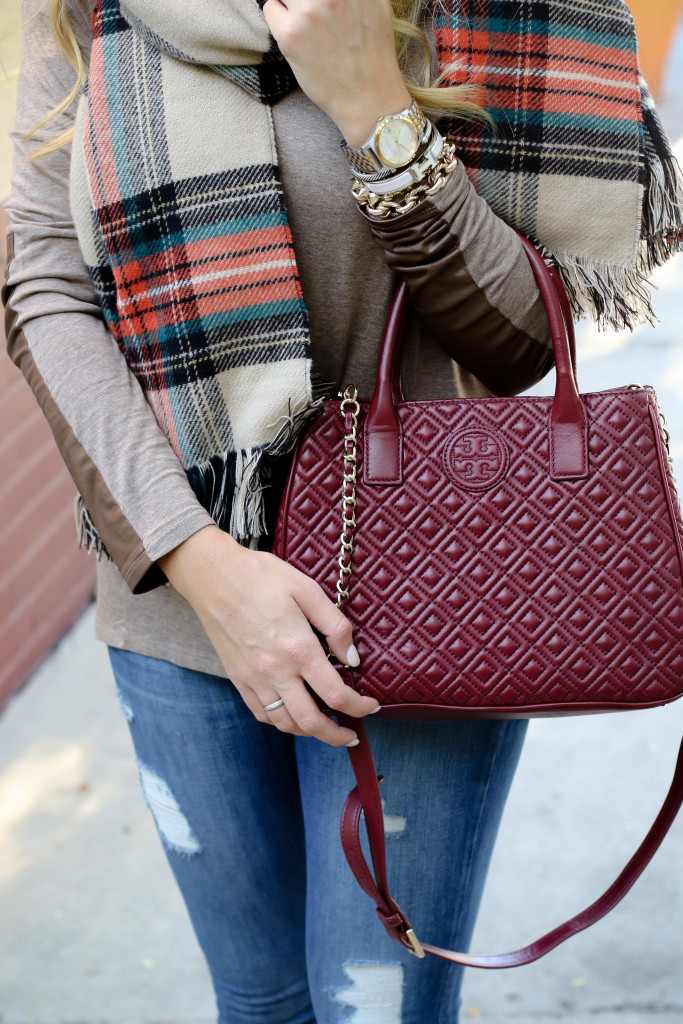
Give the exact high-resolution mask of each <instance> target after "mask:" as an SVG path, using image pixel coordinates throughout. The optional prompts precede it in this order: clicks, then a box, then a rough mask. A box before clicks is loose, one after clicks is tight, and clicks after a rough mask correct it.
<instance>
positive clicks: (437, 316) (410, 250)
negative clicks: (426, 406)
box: [363, 163, 553, 395]
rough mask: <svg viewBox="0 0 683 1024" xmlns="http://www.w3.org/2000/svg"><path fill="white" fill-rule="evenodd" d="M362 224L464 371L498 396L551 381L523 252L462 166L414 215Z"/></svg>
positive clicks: (543, 322)
mask: <svg viewBox="0 0 683 1024" xmlns="http://www.w3.org/2000/svg"><path fill="white" fill-rule="evenodd" d="M363 217H364V219H365V220H366V221H367V222H368V223H369V225H370V230H371V232H372V235H373V236H374V238H375V239H376V241H377V242H379V244H380V245H381V247H382V248H383V250H384V254H385V256H386V260H387V263H388V265H389V266H390V267H391V268H392V269H393V270H395V271H397V272H398V273H399V274H400V275H401V277H402V278H403V279H404V280H405V281H406V283H407V285H408V288H409V291H410V295H411V299H412V302H413V305H414V307H415V309H416V310H417V312H418V313H419V314H420V316H421V317H422V319H423V321H424V322H425V324H426V325H427V327H428V328H429V329H430V330H431V331H432V332H433V334H434V335H435V336H436V338H438V340H439V343H440V344H441V345H442V346H443V348H444V349H445V350H446V351H447V352H448V354H449V355H450V356H451V358H452V359H454V360H455V361H456V362H457V363H458V364H459V365H460V366H462V367H463V368H465V369H466V370H468V371H469V372H470V373H472V374H473V375H474V376H475V377H476V378H477V379H478V380H479V381H481V383H482V384H484V385H485V387H487V388H488V389H489V390H490V391H492V392H493V393H494V394H499V395H513V394H517V393H519V392H520V391H524V390H525V389H526V388H529V387H531V386H532V385H533V384H535V383H536V382H537V381H539V380H540V379H541V378H542V377H544V376H545V374H546V373H547V372H548V371H549V370H550V368H551V367H552V365H553V351H552V347H551V345H550V331H549V327H548V321H547V317H546V315H545V310H544V308H543V304H542V302H541V298H540V295H539V292H538V288H537V287H536V282H535V280H534V277H533V274H532V271H531V268H530V266H529V262H528V260H527V258H526V255H525V253H524V249H523V247H522V244H521V242H520V240H519V238H518V236H517V235H516V234H515V232H514V231H513V230H512V229H511V228H510V227H508V225H507V224H505V223H504V222H503V221H502V220H501V219H500V218H499V217H497V216H496V215H495V214H494V213H493V211H492V210H491V208H490V207H489V206H488V204H487V203H486V202H485V201H484V200H483V199H482V198H481V197H480V196H478V195H477V193H476V192H475V190H474V188H473V186H472V185H471V183H470V182H469V181H468V179H467V175H466V173H465V168H464V167H463V165H462V164H461V163H459V164H458V165H457V167H456V168H455V169H454V171H453V172H452V174H451V176H450V178H449V179H448V181H447V183H446V185H445V186H444V187H443V188H442V189H441V190H440V191H438V192H436V193H435V194H434V195H433V196H427V197H426V198H425V199H423V200H422V202H420V203H418V205H417V206H416V207H415V208H414V209H413V210H411V211H409V212H408V213H404V214H399V215H398V216H395V217H389V218H387V219H386V220H381V219H377V218H373V217H372V216H371V215H369V214H367V213H365V212H363Z"/></svg>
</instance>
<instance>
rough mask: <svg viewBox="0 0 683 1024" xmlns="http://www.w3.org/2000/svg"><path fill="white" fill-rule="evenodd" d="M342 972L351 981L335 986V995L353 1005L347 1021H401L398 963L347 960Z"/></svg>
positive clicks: (379, 1023) (388, 1023)
mask: <svg viewBox="0 0 683 1024" xmlns="http://www.w3.org/2000/svg"><path fill="white" fill-rule="evenodd" d="M344 973H345V974H346V976H347V978H348V979H349V981H350V982H351V984H350V985H348V986H347V987H346V988H339V989H337V990H336V991H335V992H334V999H335V1000H336V1002H338V1003H341V1005H342V1006H351V1007H353V1008H354V1009H355V1011H356V1012H355V1013H354V1014H353V1015H352V1016H351V1017H350V1018H349V1024H401V1007H402V1005H403V967H402V965H401V964H382V963H363V962H347V963H345V964H344Z"/></svg>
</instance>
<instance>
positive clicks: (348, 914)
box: [110, 648, 527, 1024]
mask: <svg viewBox="0 0 683 1024" xmlns="http://www.w3.org/2000/svg"><path fill="white" fill-rule="evenodd" d="M110 657H111V663H112V666H113V669H114V675H115V677H116V682H117V685H118V689H119V698H120V701H121V706H122V709H123V712H124V714H125V716H126V718H127V720H128V724H129V727H130V731H131V736H132V738H133V743H134V746H135V751H136V756H137V760H138V766H139V770H140V779H141V783H142V788H143V791H144V793H145V797H146V799H147V803H148V804H149V807H150V810H151V811H152V814H153V816H154V818H155V821H156V825H157V828H158V831H159V834H160V836H161V840H162V842H163V845H164V848H165V851H166V855H167V858H168V861H169V863H170V865H171V868H172V870H173V873H174V875H175V878H176V881H177V883H178V885H179V887H180V891H181V893H182V895H183V898H184V900H185V903H186V906H187V909H188V911H189V914H190V917H191V919H192V924H193V927H194V930H195V932H196V935H197V938H198V940H199V943H200V945H201V947H202V950H203V951H204V955H205V956H206V959H207V961H208V965H209V968H210V971H211V975H212V978H213V983H214V987H215V991H216V999H217V1003H218V1014H219V1016H218V1020H219V1022H220V1024H342V1022H349V1024H456V1022H457V1020H458V1010H459V1006H460V986H461V982H462V971H461V969H460V968H458V967H455V966H452V965H446V964H443V963H441V962H439V961H436V960H434V959H433V958H431V957H427V958H426V959H425V960H418V959H416V958H415V957H414V956H411V955H410V954H409V953H407V952H405V951H404V950H403V949H402V948H401V947H400V946H399V945H398V944H397V943H395V942H394V941H393V940H391V939H390V938H389V937H388V936H387V934H386V932H385V931H384V928H383V927H382V925H381V924H380V923H379V921H378V919H377V917H376V915H375V913H374V909H373V905H372V903H371V901H370V900H369V899H368V897H367V896H366V895H365V894H364V893H363V892H362V891H361V890H360V889H359V888H358V886H357V884H356V882H355V880H354V878H353V876H352V875H351V872H350V870H349V868H348V866H347V864H346V861H345V859H344V855H343V852H342V849H341V844H340V841H339V834H338V824H339V813H340V810H341V807H342V804H343V802H344V799H345V798H346V796H347V794H348V792H349V791H350V789H351V788H352V787H353V784H354V783H353V776H352V773H351V768H350V765H349V761H348V757H347V755H346V751H345V749H344V748H343V747H342V748H341V749H337V748H332V747H330V746H327V745H326V744H323V743H320V742H319V741H318V740H314V739H309V738H299V737H297V738H293V737H291V736H287V735H285V734H283V733H280V732H278V731H277V730H276V729H275V728H274V727H272V726H269V725H262V724H260V723H259V722H257V721H256V719H255V718H254V717H253V716H252V714H251V712H250V711H249V710H248V708H247V707H246V706H245V705H244V703H243V702H242V699H241V698H240V696H239V694H238V692H237V691H236V689H235V688H234V686H232V684H231V683H229V682H227V681H226V680H224V679H221V678H219V677H217V676H212V675H206V674H204V673H201V672H194V671H191V670H189V669H185V668H180V667H178V666H177V665H173V664H171V663H170V662H166V661H160V660H157V659H155V658H148V657H145V656H143V655H139V654H133V653H131V652H129V651H122V650H117V649H114V648H110ZM526 724H527V723H526V722H525V721H522V720H518V721H495V722H494V721H491V722H420V721H405V722H391V721H382V720H377V719H376V718H375V719H373V718H372V717H370V718H368V719H366V726H367V729H368V732H369V735H370V739H371V743H372V746H373V751H374V754H375V760H376V763H377V768H378V771H379V772H381V773H382V774H384V776H385V781H384V783H383V784H382V790H383V800H384V815H385V824H386V829H387V857H388V871H389V881H390V884H391V887H392V892H393V895H394V897H395V898H396V899H397V900H398V901H399V903H400V904H401V906H402V907H403V909H404V911H405V912H406V914H407V916H408V918H409V920H410V922H411V924H412V925H413V928H414V929H415V932H416V934H417V936H418V937H420V936H422V937H423V938H424V939H425V941H429V942H431V943H435V944H436V945H438V946H446V947H447V948H450V949H465V948H466V947H467V945H468V943H469V940H470V936H471V933H472V930H473V927H474V921H475V917H476V913H477V909H478V906H479V902H480V898H481V893H482V889H483V886H484V880H485V876H486V871H487V868H488V863H489V858H490V855H491V851H492V849H493V844H494V841H495V836H496V832H497V830H498V825H499V821H500V817H501V814H502V811H503V806H504V804H505V800H506V797H507V793H508V789H509V787H510V783H511V781H512V776H513V774H514V771H515V767H516V765H517V761H518V758H519V754H520V751H521V747H522V744H523V741H524V735H525V731H526Z"/></svg>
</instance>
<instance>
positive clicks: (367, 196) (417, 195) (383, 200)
mask: <svg viewBox="0 0 683 1024" xmlns="http://www.w3.org/2000/svg"><path fill="white" fill-rule="evenodd" d="M457 164H458V158H457V156H456V155H455V146H454V145H453V144H452V143H451V142H446V143H445V144H444V147H443V152H442V154H441V156H440V157H439V161H438V163H437V164H436V166H435V167H433V168H432V169H431V171H430V172H429V174H427V175H426V176H425V177H424V178H423V179H422V180H421V181H418V182H417V183H416V184H415V185H409V186H408V187H407V188H405V189H402V190H401V191H400V192H389V193H388V194H387V195H380V194H379V193H378V192H373V191H372V190H371V188H369V187H368V185H367V184H365V182H362V181H358V180H356V181H354V183H353V188H352V189H351V191H352V192H353V196H354V198H355V200H356V202H357V203H358V205H359V206H363V207H365V209H366V210H367V212H368V213H369V214H370V215H371V216H372V217H381V218H385V217H391V216H396V215H397V214H399V213H407V212H408V211H409V210H412V209H413V207H414V206H417V204H418V203H419V202H420V200H422V199H424V197H425V196H433V195H434V193H435V192H438V191H439V189H440V188H443V187H444V185H445V184H446V182H447V181H448V179H449V177H450V175H451V171H452V170H453V169H454V168H455V167H457Z"/></svg>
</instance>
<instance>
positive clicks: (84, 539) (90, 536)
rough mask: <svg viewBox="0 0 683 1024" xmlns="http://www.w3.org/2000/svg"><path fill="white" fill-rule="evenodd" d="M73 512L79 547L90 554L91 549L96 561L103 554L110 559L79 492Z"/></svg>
mask: <svg viewBox="0 0 683 1024" xmlns="http://www.w3.org/2000/svg"><path fill="white" fill-rule="evenodd" d="M75 513H76V530H77V532H78V546H79V548H84V549H85V550H86V551H87V552H88V554H90V552H91V551H94V552H95V554H96V555H97V560H98V561H99V560H100V559H101V558H102V556H103V555H104V557H105V558H108V559H109V561H111V555H110V554H109V552H108V551H107V549H106V547H105V545H104V541H103V540H102V538H101V537H100V535H99V533H98V532H97V527H96V526H95V524H94V523H93V521H92V518H91V516H90V513H89V512H88V509H87V507H86V504H85V501H84V500H83V498H82V497H81V495H80V494H79V495H78V496H77V498H76V503H75Z"/></svg>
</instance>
